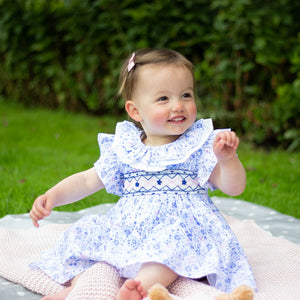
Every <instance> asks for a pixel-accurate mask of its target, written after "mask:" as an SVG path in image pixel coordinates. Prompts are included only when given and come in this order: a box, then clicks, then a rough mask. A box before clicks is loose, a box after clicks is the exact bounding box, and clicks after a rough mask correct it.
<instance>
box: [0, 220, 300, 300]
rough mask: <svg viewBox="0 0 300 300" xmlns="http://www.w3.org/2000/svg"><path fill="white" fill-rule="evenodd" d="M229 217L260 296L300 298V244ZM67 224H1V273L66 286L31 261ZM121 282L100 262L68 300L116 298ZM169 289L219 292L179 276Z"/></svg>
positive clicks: (36, 288) (49, 287) (33, 283)
mask: <svg viewBox="0 0 300 300" xmlns="http://www.w3.org/2000/svg"><path fill="white" fill-rule="evenodd" d="M226 219H227V221H228V223H229V225H230V226H231V228H232V230H233V231H234V232H235V234H236V235H237V237H238V239H239V240H240V243H241V244H242V246H243V248H244V250H245V252H246V255H247V257H248V259H249V262H250V265H251V267H252V270H253V272H254V275H255V277H256V281H257V286H258V292H257V293H256V295H255V300H299V299H300V247H299V246H297V245H295V244H293V243H291V242H289V241H287V240H284V239H281V238H277V237H273V236H272V235H271V234H269V233H268V232H266V231H264V230H262V229H261V228H260V227H258V226H257V225H256V224H255V222H253V221H249V220H245V221H240V220H237V219H235V218H232V217H226ZM68 226H69V225H68V224H63V225H55V224H50V225H46V226H43V227H41V228H40V229H26V230H21V229H7V228H2V227H0V276H2V277H4V278H6V279H7V280H10V281H13V282H15V283H19V284H21V285H23V286H25V287H26V288H27V289H29V290H31V291H33V292H36V293H38V294H42V295H48V294H54V293H56V292H58V291H59V290H61V289H63V288H64V287H63V286H61V285H59V284H58V283H56V282H54V281H53V280H52V279H51V278H49V277H48V276H47V275H45V274H44V273H43V272H41V271H39V270H31V269H30V268H29V267H28V264H29V262H31V261H34V260H37V259H38V258H39V256H40V253H41V251H42V250H44V249H47V248H49V247H52V246H53V244H54V243H55V242H56V241H57V239H58V238H59V237H60V236H61V234H62V232H63V231H64V230H65V229H66V228H67V227H68ZM299 234H300V233H299ZM122 282H123V279H122V278H120V277H119V275H118V273H117V272H116V271H115V270H114V269H113V268H112V267H111V266H109V265H108V264H106V263H97V264H95V265H94V266H93V267H92V268H90V269H89V270H88V271H86V272H85V273H84V274H83V275H82V276H81V277H80V278H79V280H78V282H77V285H76V287H75V288H74V289H73V290H72V292H71V293H70V294H69V296H68V299H72V300H79V299H80V300H82V299H85V300H92V299H99V300H113V299H115V296H116V293H117V291H118V289H119V287H120V286H121V284H122ZM169 290H170V292H171V293H172V294H174V295H176V296H174V299H190V298H191V297H193V299H194V297H195V296H196V295H197V293H199V295H200V294H201V293H206V294H207V295H212V296H213V295H217V294H218V293H219V291H217V290H216V289H214V288H212V287H210V286H208V285H206V284H204V283H201V282H197V281H194V280H190V279H186V278H179V279H177V280H176V281H175V282H174V283H173V284H172V285H171V286H170V287H169ZM195 299H196V298H195Z"/></svg>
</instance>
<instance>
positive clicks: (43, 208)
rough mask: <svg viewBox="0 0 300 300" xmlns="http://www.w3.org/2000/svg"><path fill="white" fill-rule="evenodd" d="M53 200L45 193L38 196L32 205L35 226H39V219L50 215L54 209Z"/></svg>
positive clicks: (31, 214)
mask: <svg viewBox="0 0 300 300" xmlns="http://www.w3.org/2000/svg"><path fill="white" fill-rule="evenodd" d="M52 202H53V201H52V200H51V199H49V197H48V196H47V195H46V194H44V195H41V196H39V197H37V198H36V199H35V201H34V203H33V205H32V209H31V211H30V214H29V215H30V217H31V219H32V223H33V225H34V226H35V227H39V224H38V221H39V220H42V219H44V218H45V217H47V216H49V215H50V213H51V210H52Z"/></svg>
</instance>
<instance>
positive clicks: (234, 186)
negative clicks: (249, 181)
mask: <svg viewBox="0 0 300 300" xmlns="http://www.w3.org/2000/svg"><path fill="white" fill-rule="evenodd" d="M238 145H239V138H238V137H237V136H236V134H235V132H234V131H223V132H220V133H219V134H218V135H217V136H216V138H215V140H214V142H213V150H214V153H215V155H216V157H217V159H218V163H217V164H216V166H215V168H214V170H213V171H212V174H211V176H210V178H209V181H210V182H211V183H212V184H214V185H215V186H216V187H218V188H219V189H220V190H221V191H222V192H224V193H226V194H228V195H230V196H237V195H239V194H241V193H242V192H243V191H244V189H245V186H246V173H245V169H244V167H243V165H242V163H241V162H240V160H239V159H238V157H237V155H236V149H237V147H238Z"/></svg>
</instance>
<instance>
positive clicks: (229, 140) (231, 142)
mask: <svg viewBox="0 0 300 300" xmlns="http://www.w3.org/2000/svg"><path fill="white" fill-rule="evenodd" d="M239 142H240V140H239V138H238V137H237V136H236V134H235V132H234V131H222V132H220V133H218V134H217V136H216V138H215V140H214V142H213V150H214V153H215V155H216V157H217V159H218V161H219V162H222V161H227V160H230V159H232V158H233V157H234V156H235V153H236V149H237V147H238V145H239Z"/></svg>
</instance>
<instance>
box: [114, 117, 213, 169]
mask: <svg viewBox="0 0 300 300" xmlns="http://www.w3.org/2000/svg"><path fill="white" fill-rule="evenodd" d="M212 132H213V124H212V121H211V119H201V120H199V121H197V122H195V123H194V124H193V125H192V126H191V127H190V128H189V129H188V130H187V131H186V132H185V133H184V134H183V135H181V136H180V137H179V138H178V139H177V140H175V141H174V142H172V143H170V144H166V145H162V146H155V147H152V146H147V145H145V144H143V142H142V140H141V136H142V133H143V132H142V130H140V129H139V128H137V127H136V126H135V125H134V124H133V123H132V122H128V121H123V122H120V123H118V124H117V126H116V132H115V138H114V142H113V145H112V146H113V149H114V151H115V152H116V154H117V155H118V158H119V159H120V161H121V162H123V163H125V164H128V165H130V166H131V167H133V168H136V169H141V170H145V171H162V170H164V169H165V168H166V166H168V165H173V164H178V163H183V162H185V161H186V160H187V159H188V158H189V157H190V155H191V154H192V153H194V152H195V151H197V150H199V149H200V148H201V147H202V145H203V144H204V143H205V141H206V140H207V139H208V137H209V136H210V134H211V133H212Z"/></svg>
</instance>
